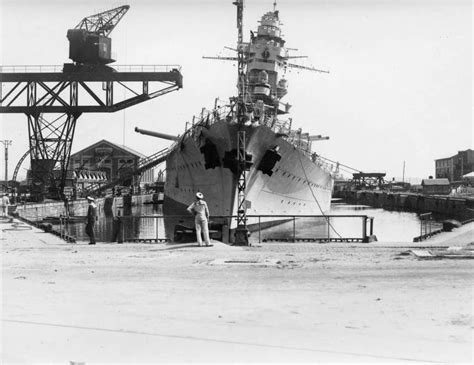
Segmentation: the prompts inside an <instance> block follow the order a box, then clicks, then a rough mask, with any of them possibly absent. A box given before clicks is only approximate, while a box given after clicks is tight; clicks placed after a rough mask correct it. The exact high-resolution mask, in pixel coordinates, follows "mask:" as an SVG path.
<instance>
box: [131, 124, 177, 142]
mask: <svg viewBox="0 0 474 365" xmlns="http://www.w3.org/2000/svg"><path fill="white" fill-rule="evenodd" d="M135 132H137V133H141V134H144V135H146V136H152V137H156V138H163V139H168V140H170V141H177V140H178V136H172V135H170V134H165V133H160V132H154V131H148V130H146V129H140V128H138V127H135Z"/></svg>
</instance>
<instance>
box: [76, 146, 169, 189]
mask: <svg viewBox="0 0 474 365" xmlns="http://www.w3.org/2000/svg"><path fill="white" fill-rule="evenodd" d="M169 153H170V149H169V148H165V149H163V150H161V151H158V152H156V153H154V154H152V155H150V156H148V157H144V158H142V159H141V160H140V161H138V166H137V167H136V168H135V169H133V170H132V171H130V172H128V173H127V174H123V175H121V176H119V177H117V178H115V179H113V180H111V181H110V182H108V183H106V184H99V183H96V184H93V185H91V186H89V187H88V188H87V189H84V192H85V193H87V194H98V193H100V192H102V191H104V190H107V189H110V188H112V187H113V186H115V185H121V183H123V182H124V181H126V180H129V179H130V178H132V177H133V176H137V175H140V174H142V173H143V172H144V171H146V170H149V169H151V168H152V167H155V166H157V165H159V164H161V163H163V162H165V161H166V158H167V157H168V155H169Z"/></svg>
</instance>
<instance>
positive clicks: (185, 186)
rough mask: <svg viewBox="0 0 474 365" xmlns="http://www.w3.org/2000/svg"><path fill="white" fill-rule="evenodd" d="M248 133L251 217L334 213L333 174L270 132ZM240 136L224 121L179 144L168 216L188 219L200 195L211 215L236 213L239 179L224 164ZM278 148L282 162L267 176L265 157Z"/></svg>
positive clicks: (170, 171)
mask: <svg viewBox="0 0 474 365" xmlns="http://www.w3.org/2000/svg"><path fill="white" fill-rule="evenodd" d="M245 130H246V151H247V153H248V154H250V155H251V156H252V166H251V168H250V170H249V171H248V172H247V175H246V180H247V186H246V204H245V205H246V208H247V209H246V214H247V215H280V216H281V215H306V214H308V215H319V214H323V213H324V212H326V211H327V210H329V207H330V203H331V194H332V188H333V179H332V177H331V175H330V173H329V172H327V171H326V170H324V169H323V168H322V167H321V166H319V165H318V164H317V163H316V162H313V161H312V159H311V158H310V157H309V156H308V154H306V153H304V152H302V151H301V150H300V149H298V148H296V147H295V146H294V145H293V144H291V143H289V142H288V141H286V140H285V138H284V136H282V135H279V134H277V133H275V132H274V131H273V130H272V129H270V128H269V127H267V126H265V125H256V126H246V127H245ZM237 133H238V126H237V125H236V124H233V123H229V122H226V121H223V120H220V121H217V122H215V123H212V124H211V125H209V126H195V127H193V128H192V129H191V130H189V131H187V133H186V134H185V135H184V136H183V137H182V138H181V140H180V141H178V142H177V143H176V145H175V146H174V147H173V148H172V149H171V152H170V154H169V156H168V158H167V160H166V166H167V167H166V168H167V174H166V183H165V192H166V193H165V200H164V211H165V214H175V215H185V214H186V207H187V206H188V205H189V204H191V203H192V202H193V201H194V200H195V194H196V192H198V191H200V192H202V193H203V194H204V197H205V198H204V199H205V200H206V202H207V204H208V206H209V210H210V214H211V215H212V216H231V215H236V214H237V213H236V207H237V180H238V176H237V174H236V173H235V172H232V171H231V169H230V168H229V167H228V166H227V167H226V166H224V162H223V160H224V157H225V154H226V152H229V151H231V150H232V149H236V148H237V146H236V145H237ZM275 148H277V149H278V154H279V155H280V156H281V158H280V160H279V161H277V162H276V163H275V164H274V166H273V167H272V169H271V175H270V174H266V173H264V172H262V171H260V169H259V167H260V166H261V163H262V161H263V159H264V158H265V153H266V152H267V151H268V150H270V149H275ZM275 219H281V217H280V218H277V217H276V218H275Z"/></svg>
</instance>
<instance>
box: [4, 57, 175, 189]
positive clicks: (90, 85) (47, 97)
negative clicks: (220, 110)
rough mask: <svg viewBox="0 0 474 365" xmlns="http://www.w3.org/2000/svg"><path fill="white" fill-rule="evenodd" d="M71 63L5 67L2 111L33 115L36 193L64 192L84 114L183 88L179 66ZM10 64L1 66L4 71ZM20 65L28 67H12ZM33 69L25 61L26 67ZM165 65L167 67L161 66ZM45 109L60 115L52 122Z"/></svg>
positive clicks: (30, 125)
mask: <svg viewBox="0 0 474 365" xmlns="http://www.w3.org/2000/svg"><path fill="white" fill-rule="evenodd" d="M68 66H69V68H68V69H69V70H72V71H69V72H0V113H24V114H26V115H27V117H28V134H29V142H30V150H29V152H30V157H31V177H32V180H33V181H32V182H33V189H32V190H33V191H32V193H34V194H36V195H39V196H44V195H45V194H46V193H47V191H46V188H47V187H49V188H50V189H52V190H54V191H55V192H56V193H58V195H57V197H60V196H61V195H62V194H63V191H64V187H65V182H66V174H67V168H68V165H69V159H70V155H71V146H72V142H73V139H74V131H75V128H76V122H77V119H78V118H79V116H80V115H81V114H82V113H110V112H115V111H118V110H122V109H125V108H128V107H130V106H132V105H136V104H138V103H141V102H143V101H146V100H150V99H153V98H156V97H158V96H160V95H164V94H166V93H169V92H172V91H174V90H178V89H180V88H182V87H183V77H182V75H181V73H180V72H179V66H177V67H174V66H154V65H151V66H125V67H126V69H128V70H130V71H127V72H121V71H117V70H114V69H111V68H106V69H105V68H96V69H94V68H86V69H77V71H74V70H75V67H76V66H74V65H68ZM31 67H32V68H33V67H37V66H31ZM45 67H46V66H45ZM7 68H8V67H0V71H3V70H4V69H7ZM18 68H23V67H20V66H14V67H13V70H15V69H18ZM28 68H29V67H28V66H24V69H25V71H26V70H27V69H28ZM39 68H40V70H41V66H39ZM54 68H55V66H54ZM163 68H165V69H166V70H167V71H166V72H162V71H158V72H157V71H156V70H157V69H161V70H163ZM65 69H66V65H65ZM136 69H138V70H139V71H138V72H136V71H134V70H136ZM145 69H146V70H150V69H151V70H152V72H149V71H146V70H145ZM168 70H170V71H168ZM126 94H128V95H129V96H126ZM130 95H131V96H130ZM120 96H123V97H122V98H120ZM43 113H56V114H60V116H59V117H57V118H55V119H51V120H49V121H48V120H46V119H45V118H44V117H43Z"/></svg>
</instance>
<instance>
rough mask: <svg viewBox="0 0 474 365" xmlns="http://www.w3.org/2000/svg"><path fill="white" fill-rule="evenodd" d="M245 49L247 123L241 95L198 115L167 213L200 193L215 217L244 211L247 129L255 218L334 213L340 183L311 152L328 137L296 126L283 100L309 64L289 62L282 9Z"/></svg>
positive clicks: (180, 156)
mask: <svg viewBox="0 0 474 365" xmlns="http://www.w3.org/2000/svg"><path fill="white" fill-rule="evenodd" d="M237 47H243V48H242V50H243V55H244V63H245V80H244V91H245V92H244V96H243V101H244V111H245V116H244V120H243V121H242V120H240V121H239V120H238V116H237V112H236V109H237V107H236V106H237V102H238V100H237V99H238V98H237V97H231V98H230V99H229V102H222V101H219V100H218V99H216V102H215V105H214V108H213V109H211V110H203V111H202V112H201V113H200V115H199V116H196V117H194V118H193V120H192V122H191V127H190V128H189V129H187V130H186V131H185V133H184V134H183V135H182V136H181V137H180V138H179V140H178V141H177V142H175V143H174V145H173V146H172V147H171V152H170V154H169V156H168V159H167V161H166V169H167V170H166V184H165V202H164V209H165V213H167V212H168V213H173V214H183V213H185V207H186V206H188V205H189V204H190V202H192V201H193V199H194V196H195V194H196V192H198V191H200V192H202V193H204V195H205V199H206V201H207V203H208V206H209V209H210V211H211V215H214V216H216V215H219V216H231V215H235V214H236V207H237V184H238V173H239V172H238V161H237V149H238V146H237V140H238V138H237V135H238V133H239V131H242V130H244V131H245V136H246V137H245V151H246V160H247V162H246V170H247V175H246V197H245V199H246V201H245V209H246V212H247V214H249V215H276V214H278V215H291V214H321V213H322V212H325V211H327V210H328V209H329V206H330V201H331V194H332V188H333V178H332V176H331V172H330V171H329V169H327V168H326V166H324V164H323V163H322V162H320V161H319V159H318V157H317V154H316V153H315V152H313V151H312V149H311V147H312V142H313V141H314V140H317V139H321V137H320V136H310V135H309V133H304V132H303V131H302V130H301V129H296V128H294V127H293V124H295V123H293V121H292V119H291V118H288V117H286V116H287V113H288V112H289V109H290V105H289V104H288V103H283V102H282V101H281V99H282V98H283V97H284V96H285V95H286V94H287V92H288V83H287V81H286V79H285V78H284V75H285V72H286V69H287V68H288V67H299V68H304V67H303V66H296V65H292V64H290V63H288V60H289V59H290V58H291V57H290V56H289V54H288V50H287V49H286V48H285V41H284V39H283V38H282V35H281V24H280V19H279V12H278V11H277V10H276V9H275V8H274V10H273V11H270V12H267V13H265V14H264V15H263V16H262V18H261V20H260V24H259V26H258V29H257V31H256V32H251V37H250V41H249V42H248V43H241V44H238V45H237ZM241 53H242V52H241ZM226 59H231V60H237V58H235V57H227V58H226ZM309 69H311V70H314V71H320V70H316V69H313V68H309ZM239 94H241V93H239ZM285 117H286V118H285Z"/></svg>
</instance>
